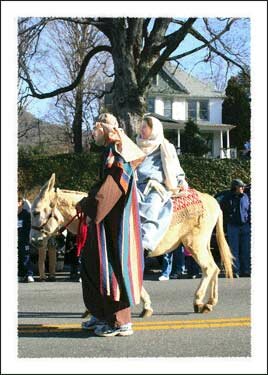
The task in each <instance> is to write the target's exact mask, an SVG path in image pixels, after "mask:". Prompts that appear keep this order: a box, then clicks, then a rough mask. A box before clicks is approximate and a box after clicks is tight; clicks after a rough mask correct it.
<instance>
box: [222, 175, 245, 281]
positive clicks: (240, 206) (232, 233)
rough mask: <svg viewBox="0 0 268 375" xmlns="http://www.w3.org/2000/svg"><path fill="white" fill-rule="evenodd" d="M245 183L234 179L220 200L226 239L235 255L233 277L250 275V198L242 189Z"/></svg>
mask: <svg viewBox="0 0 268 375" xmlns="http://www.w3.org/2000/svg"><path fill="white" fill-rule="evenodd" d="M244 189H245V184H244V182H243V181H242V180H240V179H234V180H233V181H232V183H231V189H230V191H229V192H228V193H227V194H226V195H225V197H224V198H223V200H222V204H221V207H222V210H223V213H224V217H225V220H226V225H227V239H228V243H229V246H230V248H231V250H232V254H233V256H234V257H235V259H234V266H233V272H234V276H235V277H239V276H242V277H249V276H250V269H251V266H250V200H249V197H248V195H247V194H246V193H245V191H244Z"/></svg>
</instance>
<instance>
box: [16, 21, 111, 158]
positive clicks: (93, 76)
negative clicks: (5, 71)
mask: <svg viewBox="0 0 268 375" xmlns="http://www.w3.org/2000/svg"><path fill="white" fill-rule="evenodd" d="M31 31H32V29H31ZM21 35H22V37H21V38H20V39H21V40H24V33H23V34H21ZM39 39H41V37H40V34H39ZM104 39H105V36H104V35H103V34H102V33H100V31H98V30H97V29H96V28H93V27H92V26H90V25H86V24H82V25H80V24H77V23H69V22H66V21H61V20H57V21H55V22H53V23H52V22H50V23H49V24H47V25H46V30H45V33H43V40H42V48H39V52H40V51H41V50H42V51H43V54H42V56H43V58H42V61H39V69H40V71H41V70H42V68H43V76H44V77H43V81H47V77H48V76H49V77H50V84H51V83H52V82H53V81H54V82H53V83H54V84H57V83H58V82H60V83H61V84H65V83H66V82H69V81H73V80H74V79H75V76H76V74H77V70H78V68H79V67H80V66H81V64H82V61H83V58H84V56H85V54H86V53H87V52H88V51H89V50H90V49H92V48H94V46H97V45H98V44H99V43H100V42H102V41H103V40H104ZM28 41H29V39H28ZM105 42H106V43H107V40H106V41H105ZM27 44H28V43H27V39H26V42H24V45H26V46H27ZM40 44H41V43H39V45H40ZM36 52H37V51H36V50H35V51H34V52H32V58H31V59H29V57H28V56H27V55H26V54H25V52H24V54H23V56H22V58H23V61H24V60H26V62H28V65H29V66H34V65H35V64H36V59H35V56H34V55H35V54H36ZM51 55H53V57H52V58H51V57H50V56H51ZM25 56H26V58H25ZM27 57H28V60H27ZM37 58H38V55H37ZM109 60H110V61H109ZM108 64H109V65H110V66H111V57H110V55H107V53H102V54H101V56H100V58H99V59H98V60H96V59H95V58H92V59H91V61H90V62H89V64H88V66H87V69H86V71H85V73H84V75H83V77H82V78H81V80H80V81H79V83H78V85H77V86H76V87H75V88H74V89H73V90H72V91H69V92H66V93H63V94H61V95H58V96H57V100H56V101H54V105H53V106H51V110H50V111H49V113H48V116H46V120H50V121H51V119H53V120H54V121H56V122H57V123H60V124H64V126H65V128H66V132H67V134H68V135H69V139H70V141H71V142H72V143H73V145H74V151H75V152H82V149H83V144H82V131H83V126H82V125H83V122H84V123H85V125H86V126H84V128H85V127H86V128H88V127H89V124H88V123H87V122H88V120H89V119H90V117H91V116H92V111H93V112H94V107H97V109H98V107H99V105H98V104H99V103H98V100H99V98H100V97H101V96H103V91H104V87H105V79H104V77H106V75H105V74H106V70H107V69H108V68H107V66H108ZM23 66H24V67H25V66H26V63H23ZM40 67H41V68H40ZM22 69H23V70H25V68H22ZM27 69H28V67H27ZM109 70H111V68H110V67H109ZM101 72H103V73H102V74H101ZM41 75H42V74H41V72H40V75H39V78H40V79H41ZM91 122H92V119H91Z"/></svg>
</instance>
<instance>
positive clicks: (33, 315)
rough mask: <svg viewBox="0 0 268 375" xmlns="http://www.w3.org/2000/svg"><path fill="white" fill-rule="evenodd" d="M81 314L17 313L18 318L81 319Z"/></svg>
mask: <svg viewBox="0 0 268 375" xmlns="http://www.w3.org/2000/svg"><path fill="white" fill-rule="evenodd" d="M81 317H82V313H72V312H55V311H54V312H45V311H42V312H19V313H18V318H81Z"/></svg>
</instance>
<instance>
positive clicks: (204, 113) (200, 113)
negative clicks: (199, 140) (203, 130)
mask: <svg viewBox="0 0 268 375" xmlns="http://www.w3.org/2000/svg"><path fill="white" fill-rule="evenodd" d="M208 104H209V101H208V100H189V101H188V119H190V118H191V119H192V120H203V121H208V120H209V105H208Z"/></svg>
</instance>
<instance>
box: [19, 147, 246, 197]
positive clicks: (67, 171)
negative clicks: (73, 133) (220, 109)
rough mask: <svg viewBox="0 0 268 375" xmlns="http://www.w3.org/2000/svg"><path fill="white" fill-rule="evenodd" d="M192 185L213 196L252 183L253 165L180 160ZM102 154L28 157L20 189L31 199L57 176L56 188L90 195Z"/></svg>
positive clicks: (24, 159) (22, 159)
mask: <svg viewBox="0 0 268 375" xmlns="http://www.w3.org/2000/svg"><path fill="white" fill-rule="evenodd" d="M180 162H181V166H182V167H183V169H184V171H185V173H186V176H187V181H188V183H189V185H190V186H191V187H193V188H195V189H197V190H199V191H202V192H206V193H209V194H212V195H214V194H215V193H216V192H218V191H221V190H225V189H228V188H229V187H230V183H231V180H232V179H233V178H241V179H242V180H243V181H244V182H245V183H247V184H248V183H250V161H249V160H240V159H206V158H202V157H194V156H189V155H181V156H180ZM99 167H100V153H97V152H90V153H82V154H60V155H54V156H47V155H45V156H40V155H36V156H29V157H26V155H25V154H24V156H23V157H19V159H18V185H19V186H18V187H19V188H20V189H22V190H24V191H26V192H27V195H28V197H29V199H32V198H33V197H34V196H35V195H36V193H37V192H38V190H39V189H40V187H41V186H42V185H44V184H45V182H46V181H48V179H49V178H50V176H51V174H52V173H53V172H54V173H55V174H56V186H57V187H59V188H62V189H69V190H79V191H85V192H87V191H88V190H89V189H90V188H91V186H92V185H93V184H94V183H95V182H96V181H97V180H98V175H99Z"/></svg>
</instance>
